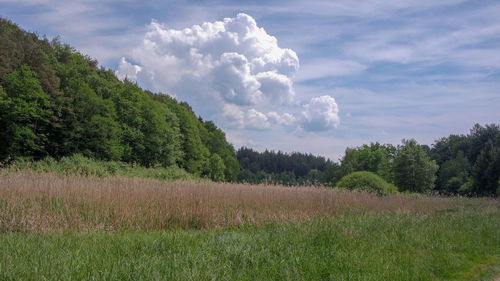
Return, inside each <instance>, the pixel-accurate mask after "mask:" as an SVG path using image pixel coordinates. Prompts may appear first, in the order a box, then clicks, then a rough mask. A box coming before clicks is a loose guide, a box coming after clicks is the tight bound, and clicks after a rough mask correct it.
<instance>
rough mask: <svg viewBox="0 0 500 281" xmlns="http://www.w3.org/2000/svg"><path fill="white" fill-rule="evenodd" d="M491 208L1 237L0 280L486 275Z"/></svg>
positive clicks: (497, 214) (497, 253)
mask: <svg viewBox="0 0 500 281" xmlns="http://www.w3.org/2000/svg"><path fill="white" fill-rule="evenodd" d="M499 264H500V210H499V208H498V205H497V206H495V205H491V204H489V205H476V204H475V205H473V206H463V207H460V208H457V209H455V210H451V211H443V212H434V213H394V212H378V213H376V212H361V211H356V212H345V213H342V214H341V215H338V216H335V217H331V218H327V219H321V220H315V221H310V222H306V223H301V224H281V225H280V224H270V225H267V226H264V227H255V226H244V227H242V228H227V229H217V230H180V229H179V230H171V231H157V232H116V233H108V232H66V233H52V234H38V233H11V232H7V233H3V234H0V280H488V278H490V279H491V278H493V277H494V275H495V274H498V273H500V272H499V270H500V268H499Z"/></svg>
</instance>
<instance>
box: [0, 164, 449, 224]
mask: <svg viewBox="0 0 500 281" xmlns="http://www.w3.org/2000/svg"><path fill="white" fill-rule="evenodd" d="M455 206H456V200H452V199H447V198H437V197H425V196H418V197H409V196H404V195H393V196H386V197H379V196H376V195H372V194H369V193H361V192H348V191H338V190H331V189H324V188H316V187H283V186H269V185H247V184H231V183H213V182H206V181H173V182H161V181H156V180H148V179H140V178H120V177H109V178H94V177H85V176H74V175H69V176H61V175H57V174H50V173H34V172H29V171H25V172H10V173H7V172H1V171H0V232H3V231H23V232H24V231H27V232H31V231H35V232H54V231H64V230H107V231H116V230H124V229H135V230H158V229H166V228H176V227H181V228H217V227H226V226H240V225H243V224H253V225H262V224H266V223H270V222H277V223H283V222H300V221H304V220H309V219H314V218H317V217H321V216H332V215H336V214H340V213H341V211H345V210H364V211H395V212H429V211H435V210H441V209H448V208H453V207H455Z"/></svg>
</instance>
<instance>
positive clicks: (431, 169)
mask: <svg viewBox="0 0 500 281" xmlns="http://www.w3.org/2000/svg"><path fill="white" fill-rule="evenodd" d="M438 168H439V167H438V165H437V164H436V162H435V161H433V160H431V159H430V157H429V156H428V155H427V154H426V152H425V150H424V148H422V146H420V145H418V144H417V142H416V141H415V140H413V139H412V140H403V143H402V145H400V146H398V152H397V156H396V157H395V158H394V183H395V184H396V186H398V187H399V189H400V190H401V191H405V190H408V191H411V192H428V191H430V190H432V189H433V188H434V182H435V180H436V172H437V170H438Z"/></svg>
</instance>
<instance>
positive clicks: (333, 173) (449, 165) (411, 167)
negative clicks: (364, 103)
mask: <svg viewBox="0 0 500 281" xmlns="http://www.w3.org/2000/svg"><path fill="white" fill-rule="evenodd" d="M237 156H238V161H239V162H240V165H241V168H242V170H241V172H240V174H239V176H238V180H239V181H242V182H250V183H263V182H266V183H276V184H285V185H297V184H306V183H313V184H314V183H317V184H322V185H327V186H335V185H336V183H337V182H338V181H339V180H340V179H341V178H342V177H344V176H346V175H349V174H351V173H353V172H357V171H368V172H372V173H374V174H376V175H378V176H380V177H382V178H383V179H384V180H385V181H387V182H388V183H392V184H394V185H395V186H396V187H397V188H398V190H399V191H410V192H431V191H437V192H440V193H444V194H462V195H486V196H491V195H498V194H500V127H499V126H498V125H495V124H491V125H486V126H484V127H483V126H481V125H479V124H476V125H475V126H474V127H473V128H472V129H471V131H470V133H469V134H468V135H450V136H448V137H445V138H441V139H439V140H437V141H435V143H434V144H433V145H432V147H429V146H427V145H419V144H418V143H417V142H416V141H415V140H413V139H411V140H403V141H402V143H401V144H400V145H397V146H394V145H391V144H379V143H371V144H370V145H363V146H360V147H355V148H347V149H346V150H345V154H344V157H343V158H342V159H341V160H340V163H336V162H332V161H330V160H327V159H325V158H324V157H318V156H313V155H310V154H302V153H291V154H287V153H283V152H281V151H278V152H275V151H267V150H266V151H264V152H262V153H259V152H256V151H254V150H252V149H249V148H241V149H239V150H238V151H237Z"/></svg>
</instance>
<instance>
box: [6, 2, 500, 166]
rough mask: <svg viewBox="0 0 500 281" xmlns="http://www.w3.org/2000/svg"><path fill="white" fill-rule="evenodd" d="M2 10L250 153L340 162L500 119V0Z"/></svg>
mask: <svg viewBox="0 0 500 281" xmlns="http://www.w3.org/2000/svg"><path fill="white" fill-rule="evenodd" d="M0 16H2V17H5V18H8V19H10V20H12V21H14V22H16V23H17V24H19V25H20V26H21V27H23V28H25V29H27V30H29V31H33V32H36V33H38V34H39V35H44V34H45V35H47V36H48V37H49V38H52V37H54V36H57V35H59V36H60V37H61V40H62V41H63V42H65V43H69V44H70V45H72V46H74V47H75V48H76V49H78V50H80V51H81V52H83V53H85V54H88V55H89V56H91V57H94V58H96V59H97V60H98V61H99V62H100V64H101V65H103V66H105V67H108V68H110V69H113V70H115V71H117V74H118V75H119V76H120V77H125V76H127V77H128V78H130V79H135V80H137V82H138V84H139V85H140V86H142V87H143V88H148V89H151V90H153V91H157V92H163V93H168V94H171V95H174V96H176V97H177V98H178V99H179V100H186V101H188V102H189V103H190V104H192V106H193V108H194V109H195V111H196V112H197V113H199V114H201V115H202V117H203V118H204V119H209V120H214V121H215V122H216V124H217V125H218V126H220V127H222V128H223V129H224V130H225V131H226V133H227V136H228V138H229V140H230V141H231V142H232V143H233V144H234V145H235V146H236V147H239V146H242V145H245V146H249V147H253V148H256V149H258V150H263V149H265V148H268V149H280V150H283V151H288V152H291V151H301V152H307V153H313V154H321V155H324V156H327V157H329V158H331V159H333V160H336V159H338V158H339V157H341V156H342V154H343V152H344V149H345V148H346V147H352V146H358V145H361V144H364V143H370V142H376V141H378V142H381V143H392V144H398V143H400V141H401V139H403V138H415V139H416V140H417V141H418V142H420V143H425V144H432V143H433V142H434V140H436V139H438V138H440V137H444V136H447V135H449V134H452V133H453V134H463V133H467V132H468V131H469V129H470V128H471V127H472V126H473V125H474V124H475V123H480V124H489V123H499V121H500V110H499V108H500V2H498V1H461V0H442V1H431V0H421V1H395V0H394V1H393V0H388V1H368V0H367V1H348V0H341V1H334V0H329V1H321V0H320V1H286V2H285V1H158V0H156V1H155V0H154V1H132V0H128V1H115V0H109V1H95V0H87V1H84V0H76V1H52V0H27V1H19V0H0ZM204 23H205V24H204Z"/></svg>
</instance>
